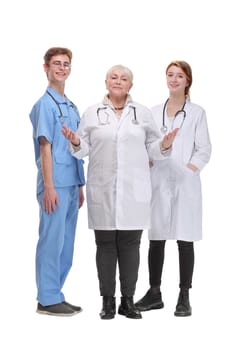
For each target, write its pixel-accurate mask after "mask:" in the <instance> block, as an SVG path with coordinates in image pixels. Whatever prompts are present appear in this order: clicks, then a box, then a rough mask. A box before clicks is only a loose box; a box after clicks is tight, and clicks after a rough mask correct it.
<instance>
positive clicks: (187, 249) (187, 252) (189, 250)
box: [177, 241, 194, 289]
mask: <svg viewBox="0 0 233 350" xmlns="http://www.w3.org/2000/svg"><path fill="white" fill-rule="evenodd" d="M177 244H178V249H179V267H180V288H182V289H189V288H192V278H193V269H194V246H193V242H185V241H177Z"/></svg>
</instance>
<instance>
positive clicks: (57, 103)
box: [46, 90, 79, 124]
mask: <svg viewBox="0 0 233 350" xmlns="http://www.w3.org/2000/svg"><path fill="white" fill-rule="evenodd" d="M46 92H47V94H48V95H49V96H50V97H51V99H52V100H53V101H54V102H55V103H56V105H57V107H58V109H59V113H60V115H59V120H60V122H61V123H64V121H65V117H64V116H63V114H62V110H61V107H60V103H59V102H58V101H57V100H56V99H55V98H54V97H53V95H52V94H51V93H50V92H49V91H48V90H47V91H46ZM70 103H71V107H72V108H74V104H73V102H71V101H70ZM77 124H79V121H78V123H77Z"/></svg>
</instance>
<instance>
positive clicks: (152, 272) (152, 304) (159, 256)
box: [135, 241, 166, 311]
mask: <svg viewBox="0 0 233 350" xmlns="http://www.w3.org/2000/svg"><path fill="white" fill-rule="evenodd" d="M165 243H166V241H150V247H149V252H148V267H149V282H150V289H149V290H148V291H147V292H146V294H145V295H144V297H142V298H141V299H140V300H139V301H138V302H137V303H136V304H135V305H136V306H137V308H138V309H139V310H140V311H149V310H154V309H161V308H163V307H164V303H163V301H162V295H161V292H160V285H161V276H162V271H163V263H164V250H165Z"/></svg>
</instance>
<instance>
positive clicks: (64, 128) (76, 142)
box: [61, 125, 80, 146]
mask: <svg viewBox="0 0 233 350" xmlns="http://www.w3.org/2000/svg"><path fill="white" fill-rule="evenodd" d="M61 132H62V134H63V136H65V138H66V139H67V140H68V141H70V142H71V143H72V144H73V145H74V146H79V145H80V138H79V137H78V136H77V135H76V134H75V132H73V131H72V130H70V129H69V128H67V126H65V125H63V126H62V129H61Z"/></svg>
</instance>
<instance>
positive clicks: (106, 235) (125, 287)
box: [94, 230, 142, 296]
mask: <svg viewBox="0 0 233 350" xmlns="http://www.w3.org/2000/svg"><path fill="white" fill-rule="evenodd" d="M94 232H95V241H96V246H97V249H96V266H97V272H98V278H99V287H100V294H101V295H102V296H114V295H115V289H116V267H117V263H118V267H119V278H120V288H121V294H122V295H123V296H133V295H134V292H135V289H136V283H137V279H138V268H139V260H140V255H139V248H140V242H141V235H142V230H132V231H121V230H114V231H102V230H95V231H94Z"/></svg>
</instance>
